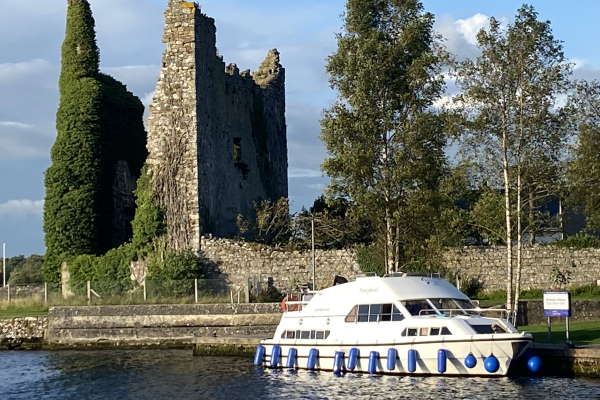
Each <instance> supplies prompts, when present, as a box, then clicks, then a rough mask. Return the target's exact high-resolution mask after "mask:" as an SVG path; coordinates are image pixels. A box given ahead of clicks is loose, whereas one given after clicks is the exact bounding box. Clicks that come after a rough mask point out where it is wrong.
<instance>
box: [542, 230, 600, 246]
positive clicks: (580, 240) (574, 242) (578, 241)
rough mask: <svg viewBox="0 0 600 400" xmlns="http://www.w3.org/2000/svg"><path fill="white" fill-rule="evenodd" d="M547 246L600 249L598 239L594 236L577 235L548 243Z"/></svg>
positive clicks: (599, 240)
mask: <svg viewBox="0 0 600 400" xmlns="http://www.w3.org/2000/svg"><path fill="white" fill-rule="evenodd" d="M547 246H552V247H562V248H570V249H598V248H600V239H599V238H598V237H596V236H592V235H587V234H583V233H578V234H576V235H573V236H567V237H566V238H564V239H563V240H559V241H556V242H552V243H548V244H547Z"/></svg>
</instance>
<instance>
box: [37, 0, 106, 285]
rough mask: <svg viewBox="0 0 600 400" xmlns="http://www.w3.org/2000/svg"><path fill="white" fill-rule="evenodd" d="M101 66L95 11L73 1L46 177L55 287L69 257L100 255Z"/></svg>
mask: <svg viewBox="0 0 600 400" xmlns="http://www.w3.org/2000/svg"><path fill="white" fill-rule="evenodd" d="M98 61H99V55H98V47H97V46H96V35H95V31H94V18H93V17H92V13H91V10H90V6H89V4H88V2H87V1H86V0H69V2H68V11H67V26H66V35H65V40H64V42H63V46H62V70H61V75H60V82H59V87H60V105H59V108H58V112H57V115H56V129H57V137H56V142H55V143H54V146H53V147H52V156H51V159H52V165H51V166H50V168H49V169H48V170H47V171H46V177H45V180H46V182H45V183H46V201H45V205H44V231H45V233H46V237H45V240H46V249H47V250H46V257H45V260H44V275H45V277H46V279H47V280H50V281H58V280H59V269H60V264H61V262H62V261H63V260H64V258H65V257H68V256H72V255H77V254H94V253H96V251H97V238H98V229H97V219H96V215H97V209H98V204H97V200H98V199H97V192H98V190H99V186H100V179H101V165H100V163H101V140H100V139H101V138H100V131H101V100H102V88H101V84H100V82H99V81H98V80H97V75H98Z"/></svg>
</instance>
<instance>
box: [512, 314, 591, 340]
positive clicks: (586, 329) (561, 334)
mask: <svg viewBox="0 0 600 400" xmlns="http://www.w3.org/2000/svg"><path fill="white" fill-rule="evenodd" d="M519 330H522V331H527V332H530V333H532V334H533V337H534V338H535V341H536V342H539V343H564V342H565V340H566V336H565V319H564V318H561V319H560V320H559V319H556V318H553V320H552V336H551V337H550V338H549V337H548V327H547V326H546V324H537V325H527V326H520V327H519ZM569 335H570V339H571V342H573V343H574V344H600V321H582V322H571V323H570V327H569Z"/></svg>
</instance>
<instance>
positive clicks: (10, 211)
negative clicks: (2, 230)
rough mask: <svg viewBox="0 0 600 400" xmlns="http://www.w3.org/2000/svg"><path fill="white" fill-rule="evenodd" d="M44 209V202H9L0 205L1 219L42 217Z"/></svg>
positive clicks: (25, 200)
mask: <svg viewBox="0 0 600 400" xmlns="http://www.w3.org/2000/svg"><path fill="white" fill-rule="evenodd" d="M43 208H44V201H43V200H28V199H23V200H9V201H7V202H5V203H0V217H6V216H8V217H18V216H28V215H42V211H43Z"/></svg>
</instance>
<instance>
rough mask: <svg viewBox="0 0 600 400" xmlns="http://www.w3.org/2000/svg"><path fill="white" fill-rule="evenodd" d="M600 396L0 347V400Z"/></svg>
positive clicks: (559, 381)
mask: <svg viewBox="0 0 600 400" xmlns="http://www.w3.org/2000/svg"><path fill="white" fill-rule="evenodd" d="M31 398H44V399H81V398H86V399H129V398H131V399H133V398H135V399H139V398H144V399H146V398H152V399H171V400H175V399H186V398H190V399H227V400H234V399H287V400H291V399H311V400H312V399H370V398H376V399H378V400H387V399H403V398H406V399H415V400H428V399H474V400H477V399H511V400H512V399H544V398H546V399H550V398H552V399H586V400H592V399H600V381H593V380H586V379H570V378H552V377H544V378H518V379H514V378H451V377H426V378H424V377H396V376H378V377H371V376H367V375H359V374H348V375H346V376H343V377H335V376H334V375H333V374H331V373H327V372H322V373H315V372H309V371H298V372H290V371H286V370H276V371H272V370H263V369H261V368H255V367H253V366H252V365H251V363H250V360H249V359H244V358H235V357H193V356H192V355H191V352H189V351H179V350H175V351H167V350H158V351H86V352H51V353H48V352H30V353H21V352H19V353H17V352H0V399H31Z"/></svg>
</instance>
